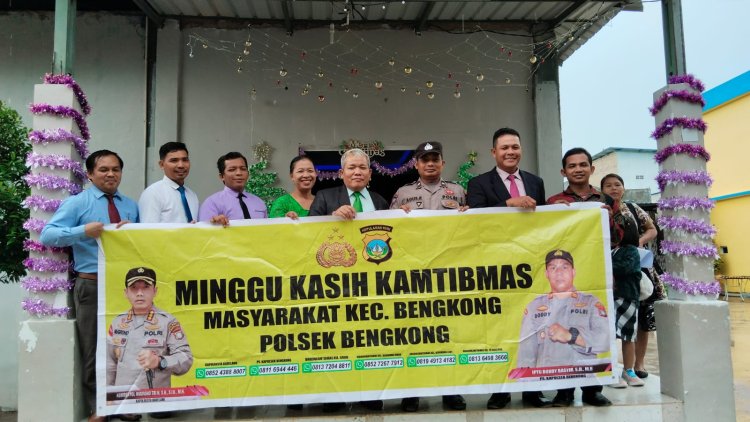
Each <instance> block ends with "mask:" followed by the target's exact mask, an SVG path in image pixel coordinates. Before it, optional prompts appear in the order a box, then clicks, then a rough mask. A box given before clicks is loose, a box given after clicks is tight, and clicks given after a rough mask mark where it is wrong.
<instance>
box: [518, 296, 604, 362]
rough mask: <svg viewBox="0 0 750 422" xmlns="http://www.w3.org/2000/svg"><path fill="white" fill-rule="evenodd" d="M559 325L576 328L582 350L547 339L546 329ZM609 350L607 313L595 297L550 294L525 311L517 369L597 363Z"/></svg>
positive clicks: (535, 301)
mask: <svg viewBox="0 0 750 422" xmlns="http://www.w3.org/2000/svg"><path fill="white" fill-rule="evenodd" d="M554 323H558V324H560V325H562V326H563V327H564V328H566V329H569V328H570V327H575V328H576V329H578V332H579V335H578V336H579V337H581V338H583V340H584V343H585V344H586V346H585V347H581V346H578V345H575V344H567V343H559V342H555V341H552V340H550V339H549V335H548V329H549V327H550V326H551V325H552V324H554ZM608 350H609V325H608V323H607V310H606V308H605V307H604V305H603V304H602V303H601V302H600V301H599V299H598V298H597V297H596V296H593V295H590V294H586V293H580V292H573V294H572V295H570V296H568V297H560V296H556V295H554V294H552V293H550V294H546V295H543V296H539V297H537V298H536V299H534V300H533V301H532V302H531V303H530V304H529V305H528V306H527V307H526V309H524V315H523V322H522V323H521V338H520V346H519V348H518V359H517V366H518V367H519V368H534V367H546V366H558V365H574V364H576V363H582V362H581V361H585V360H591V359H596V355H597V353H602V352H606V351H608Z"/></svg>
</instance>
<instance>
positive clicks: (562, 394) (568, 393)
mask: <svg viewBox="0 0 750 422" xmlns="http://www.w3.org/2000/svg"><path fill="white" fill-rule="evenodd" d="M574 391H575V389H573V388H566V389H564V390H557V395H556V396H555V398H554V399H553V400H552V406H554V407H570V405H572V404H573V392H574Z"/></svg>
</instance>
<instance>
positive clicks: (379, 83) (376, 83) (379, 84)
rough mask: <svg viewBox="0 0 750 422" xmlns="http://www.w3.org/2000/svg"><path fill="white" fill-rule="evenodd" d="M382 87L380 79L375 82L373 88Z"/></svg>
mask: <svg viewBox="0 0 750 422" xmlns="http://www.w3.org/2000/svg"><path fill="white" fill-rule="evenodd" d="M382 87H383V83H382V82H380V81H377V82H375V88H377V89H380V88H382Z"/></svg>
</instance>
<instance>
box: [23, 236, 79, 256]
mask: <svg viewBox="0 0 750 422" xmlns="http://www.w3.org/2000/svg"><path fill="white" fill-rule="evenodd" d="M23 249H24V250H27V251H29V252H40V253H41V252H47V251H50V252H58V253H63V252H67V251H68V249H67V248H59V247H57V246H46V245H44V244H42V242H39V241H37V240H31V239H26V240H24V241H23Z"/></svg>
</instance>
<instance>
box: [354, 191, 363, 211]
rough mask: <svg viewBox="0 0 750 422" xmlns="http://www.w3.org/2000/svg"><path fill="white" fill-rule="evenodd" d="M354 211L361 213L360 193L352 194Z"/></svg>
mask: <svg viewBox="0 0 750 422" xmlns="http://www.w3.org/2000/svg"><path fill="white" fill-rule="evenodd" d="M352 205H353V206H354V211H357V212H362V192H354V204H352Z"/></svg>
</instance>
